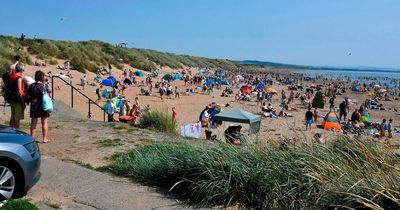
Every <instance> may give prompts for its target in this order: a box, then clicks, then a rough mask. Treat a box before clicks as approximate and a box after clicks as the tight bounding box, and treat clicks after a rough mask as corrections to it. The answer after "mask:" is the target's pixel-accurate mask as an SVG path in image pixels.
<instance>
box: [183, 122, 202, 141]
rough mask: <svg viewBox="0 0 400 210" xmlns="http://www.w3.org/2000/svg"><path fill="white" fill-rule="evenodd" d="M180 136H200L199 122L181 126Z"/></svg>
mask: <svg viewBox="0 0 400 210" xmlns="http://www.w3.org/2000/svg"><path fill="white" fill-rule="evenodd" d="M181 136H184V137H191V138H197V139H198V138H200V136H201V124H200V123H194V124H186V125H182V126H181Z"/></svg>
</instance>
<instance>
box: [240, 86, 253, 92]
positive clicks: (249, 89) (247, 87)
mask: <svg viewBox="0 0 400 210" xmlns="http://www.w3.org/2000/svg"><path fill="white" fill-rule="evenodd" d="M240 92H242V93H251V88H250V87H249V86H246V85H245V86H242V87H241V88H240Z"/></svg>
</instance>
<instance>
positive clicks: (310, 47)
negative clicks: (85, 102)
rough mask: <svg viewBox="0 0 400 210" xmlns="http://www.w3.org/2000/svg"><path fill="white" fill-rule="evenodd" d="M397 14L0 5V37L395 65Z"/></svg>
mask: <svg viewBox="0 0 400 210" xmlns="http://www.w3.org/2000/svg"><path fill="white" fill-rule="evenodd" d="M399 11H400V1H399V0H131V1H128V0H35V1H32V0H13V1H1V2H0V34H1V35H12V36H19V35H20V34H21V33H24V34H26V35H27V37H28V38H32V37H33V36H34V35H36V36H37V37H39V38H46V39H57V40H74V41H76V40H101V41H106V42H110V43H114V44H115V43H120V42H126V43H128V47H135V48H148V49H154V50H159V51H163V52H173V53H177V54H188V55H195V56H204V57H210V58H226V59H232V60H261V61H272V62H281V63H289V64H304V65H320V66H322V65H323V66H375V67H392V68H400V59H399V56H400V12H399ZM350 53H351V55H350Z"/></svg>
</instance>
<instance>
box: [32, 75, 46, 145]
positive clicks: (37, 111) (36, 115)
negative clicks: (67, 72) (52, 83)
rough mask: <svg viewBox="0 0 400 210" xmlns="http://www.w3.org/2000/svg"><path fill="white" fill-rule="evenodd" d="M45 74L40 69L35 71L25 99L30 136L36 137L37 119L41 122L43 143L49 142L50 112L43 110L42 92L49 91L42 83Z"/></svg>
mask: <svg viewBox="0 0 400 210" xmlns="http://www.w3.org/2000/svg"><path fill="white" fill-rule="evenodd" d="M44 76H45V74H44V73H43V72H42V71H40V70H39V71H36V72H35V83H33V84H31V85H30V86H29V87H28V90H27V91H26V101H27V102H29V103H30V105H31V106H30V117H31V136H33V137H36V134H37V132H36V126H37V123H38V119H40V121H41V124H42V135H43V140H42V142H43V143H48V142H50V140H49V138H48V131H49V127H48V119H49V117H50V113H49V112H48V111H44V110H43V94H44V93H47V94H49V93H50V92H51V91H50V89H49V88H48V86H47V87H46V85H45V83H44Z"/></svg>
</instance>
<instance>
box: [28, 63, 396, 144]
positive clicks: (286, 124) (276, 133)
mask: <svg viewBox="0 0 400 210" xmlns="http://www.w3.org/2000/svg"><path fill="white" fill-rule="evenodd" d="M32 60H35V58H34V57H33V58H32ZM63 63H64V61H62V60H59V65H63ZM56 66H57V65H48V66H46V67H40V68H39V67H36V66H26V71H25V72H24V75H34V72H35V71H36V70H38V69H40V70H42V71H44V72H45V73H47V72H48V71H51V72H52V73H53V74H59V73H64V74H66V71H65V70H57V69H56ZM125 67H126V68H128V69H132V70H133V71H135V68H132V67H130V66H128V65H126V66H125ZM191 71H192V72H194V73H195V72H196V71H197V69H194V68H192V69H191ZM143 72H144V71H143ZM174 72H177V70H173V69H170V68H162V72H161V74H160V75H161V76H159V77H158V78H156V79H154V80H153V81H154V83H155V82H156V81H161V77H162V76H163V75H164V74H166V73H174ZM285 72H286V73H287V71H285ZM71 73H72V75H73V78H72V84H73V85H74V87H76V88H78V89H79V90H80V91H81V92H83V93H84V94H86V95H87V96H88V97H90V98H91V99H92V100H94V101H95V99H96V98H97V96H96V94H95V90H96V88H97V87H98V86H99V84H98V83H95V84H96V85H95V86H91V85H87V86H86V87H85V90H82V87H81V86H79V83H80V78H82V77H83V75H86V76H87V78H88V80H89V81H90V82H92V81H93V78H94V77H95V74H94V73H91V72H87V73H86V74H82V73H80V72H77V71H71ZM113 74H114V76H116V77H117V78H118V79H120V80H122V71H121V70H116V69H115V68H114V70H113ZM144 74H145V76H144V77H142V78H139V81H141V80H143V81H144V80H145V78H146V75H147V74H148V73H147V72H144ZM105 77H106V76H104V77H103V78H105ZM139 84H140V83H139ZM317 84H318V82H317ZM54 85H55V86H59V87H60V89H59V90H55V91H54V97H55V99H57V100H61V101H63V102H64V103H66V104H70V103H71V88H70V87H68V86H67V85H65V84H64V83H63V82H62V81H61V80H59V79H55V81H54ZM172 85H173V87H175V86H178V87H179V88H180V90H181V93H182V94H181V98H180V99H174V98H173V99H168V98H165V97H164V101H162V100H161V99H160V97H159V94H158V90H156V89H155V88H153V95H152V96H144V95H141V94H140V87H138V86H131V87H129V88H128V89H127V90H126V91H125V96H126V97H127V98H128V99H130V100H131V101H133V100H134V98H135V97H138V98H139V101H140V104H141V106H142V107H143V106H145V105H147V104H149V105H150V107H151V108H152V109H163V110H168V111H169V112H171V108H172V107H176V110H177V112H178V118H177V119H178V122H179V124H186V123H195V122H196V121H197V120H198V117H199V114H200V112H201V111H202V110H203V108H204V107H205V106H206V105H208V104H210V103H211V102H217V103H219V104H221V105H224V104H227V103H229V104H230V105H231V106H230V107H229V108H224V110H225V111H228V110H231V109H232V108H242V109H244V110H247V111H249V112H252V113H254V114H259V113H260V107H259V105H256V102H255V101H254V100H255V98H252V100H253V101H251V102H244V101H243V102H240V103H238V102H234V98H233V97H221V96H220V95H221V93H222V90H216V91H215V92H214V94H213V95H212V96H211V95H206V94H202V93H198V94H194V95H191V96H187V95H185V90H186V89H187V88H191V87H193V88H194V87H195V86H188V87H186V86H184V82H183V81H181V80H179V81H174V82H173V84H172ZM309 85H310V83H307V82H306V83H305V86H309ZM273 87H274V88H275V89H276V90H277V91H278V93H280V92H281V90H282V89H283V90H285V91H286V94H287V95H289V90H288V86H287V85H279V84H275V85H274V86H273ZM223 88H224V87H223ZM237 91H238V89H234V93H236V92H237ZM345 96H347V97H349V98H350V100H351V101H356V102H355V103H354V104H351V106H350V110H351V112H352V111H353V110H354V109H355V108H357V107H359V105H360V104H361V103H362V102H363V101H364V100H365V99H366V98H367V95H366V93H355V92H351V91H348V92H347V93H346V94H345V95H341V96H338V97H337V98H336V100H335V102H336V106H338V105H339V103H340V102H341V101H342V100H343V99H344V97H345ZM104 103H105V100H102V101H101V102H100V106H102V105H103V104H104ZM279 103H280V95H279V94H278V95H276V96H274V97H273V106H274V107H275V109H277V110H279V109H280V107H279ZM383 104H384V105H385V107H394V108H397V109H398V110H400V107H399V102H398V101H384V102H383ZM73 105H74V109H75V110H77V111H79V112H80V113H81V114H82V115H83V116H88V106H89V104H88V100H87V99H85V98H84V97H82V96H80V95H79V94H78V93H77V92H76V91H74V104H73ZM294 107H295V108H297V109H298V111H290V112H288V113H290V114H292V115H293V117H288V118H277V119H273V118H265V117H263V119H262V127H261V131H260V134H258V135H257V137H252V139H253V140H257V141H269V140H280V139H301V140H300V141H306V142H309V141H311V140H312V136H313V135H314V134H315V133H322V134H323V137H324V138H327V139H330V138H334V137H336V136H337V135H339V134H338V133H337V132H333V131H326V130H323V129H319V128H316V127H315V125H314V127H313V130H312V131H308V132H305V131H304V130H305V125H304V114H305V111H306V110H305V107H304V106H303V105H302V104H300V100H299V99H295V103H294ZM325 107H326V108H325V109H322V110H319V114H320V115H323V116H324V115H325V114H326V113H328V111H329V108H328V106H325ZM91 111H92V119H93V120H103V112H102V111H101V110H100V109H99V108H96V107H95V105H91ZM370 114H371V118H372V121H374V122H380V121H381V120H382V118H387V119H389V118H393V120H394V127H397V128H399V121H400V115H399V114H398V113H394V112H390V111H378V110H370ZM116 117H117V115H116ZM50 121H51V118H50ZM321 122H322V118H321V119H319V122H318V123H317V125H320V124H321ZM229 124H230V123H224V124H223V126H221V127H220V128H219V129H215V130H213V133H214V134H217V135H218V138H219V139H223V135H222V134H223V130H224V129H225V128H226V127H227V126H228V125H229ZM50 136H51V131H50ZM203 137H204V134H203ZM304 137H305V138H304ZM394 139H395V140H399V139H400V135H395V137H394Z"/></svg>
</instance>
